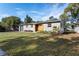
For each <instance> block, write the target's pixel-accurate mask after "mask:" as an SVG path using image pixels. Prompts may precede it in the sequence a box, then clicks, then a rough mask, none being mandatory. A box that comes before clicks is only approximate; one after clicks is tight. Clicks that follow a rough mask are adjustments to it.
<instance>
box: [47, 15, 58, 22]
mask: <svg viewBox="0 0 79 59" xmlns="http://www.w3.org/2000/svg"><path fill="white" fill-rule="evenodd" d="M56 20H58V19H57V18H54V17H53V16H50V17H49V20H47V21H56Z"/></svg>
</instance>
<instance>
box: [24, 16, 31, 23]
mask: <svg viewBox="0 0 79 59" xmlns="http://www.w3.org/2000/svg"><path fill="white" fill-rule="evenodd" d="M32 21H33V20H32V18H31V17H30V16H28V15H26V18H25V20H24V23H25V24H27V23H31V22H32Z"/></svg>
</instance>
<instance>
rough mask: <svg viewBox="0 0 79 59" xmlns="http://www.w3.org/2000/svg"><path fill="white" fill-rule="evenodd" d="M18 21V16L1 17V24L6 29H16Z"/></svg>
mask: <svg viewBox="0 0 79 59" xmlns="http://www.w3.org/2000/svg"><path fill="white" fill-rule="evenodd" d="M20 23H21V20H20V18H19V17H16V16H9V17H5V18H2V26H3V27H5V28H6V30H17V28H18V25H19V24H20Z"/></svg>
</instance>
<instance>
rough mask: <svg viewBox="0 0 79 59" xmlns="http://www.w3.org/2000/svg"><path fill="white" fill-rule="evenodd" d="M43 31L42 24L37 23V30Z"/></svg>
mask: <svg viewBox="0 0 79 59" xmlns="http://www.w3.org/2000/svg"><path fill="white" fill-rule="evenodd" d="M41 31H44V26H43V24H39V25H38V32H41Z"/></svg>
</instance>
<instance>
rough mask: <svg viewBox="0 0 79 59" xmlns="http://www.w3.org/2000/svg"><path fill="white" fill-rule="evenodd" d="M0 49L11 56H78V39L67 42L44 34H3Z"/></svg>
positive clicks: (73, 38) (0, 38)
mask: <svg viewBox="0 0 79 59" xmlns="http://www.w3.org/2000/svg"><path fill="white" fill-rule="evenodd" d="M0 48H1V49H3V50H4V51H6V52H7V54H8V55H11V56H13V55H15V56H54V55H57V56H58V55H61V56H62V55H69V56H71V55H79V37H72V40H68V39H65V38H62V37H61V38H59V37H53V36H50V34H45V33H26V32H3V33H0Z"/></svg>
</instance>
